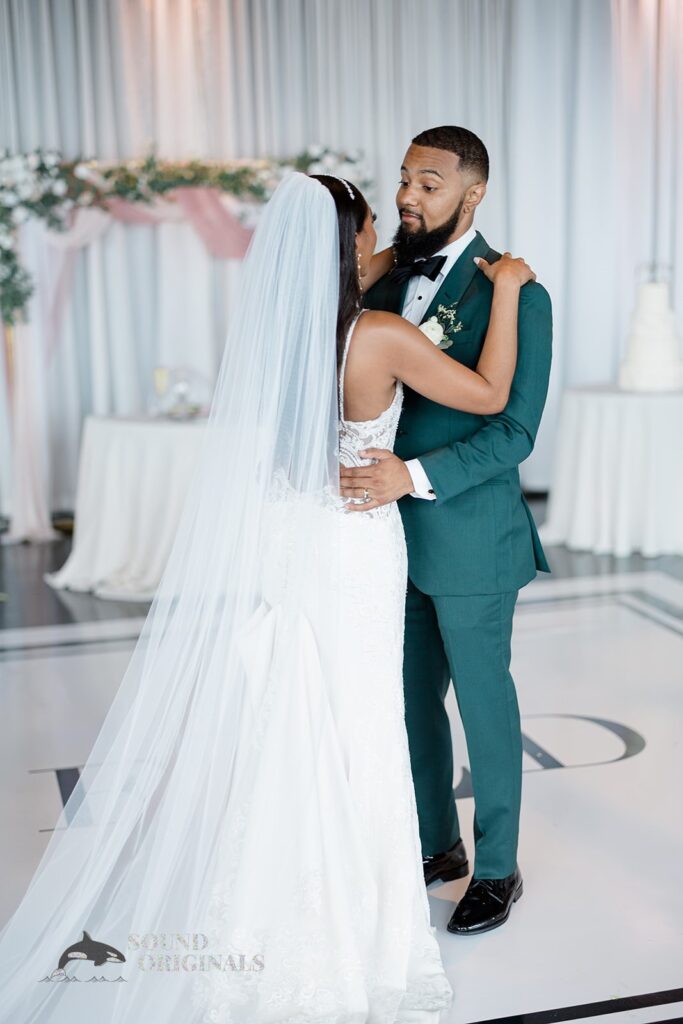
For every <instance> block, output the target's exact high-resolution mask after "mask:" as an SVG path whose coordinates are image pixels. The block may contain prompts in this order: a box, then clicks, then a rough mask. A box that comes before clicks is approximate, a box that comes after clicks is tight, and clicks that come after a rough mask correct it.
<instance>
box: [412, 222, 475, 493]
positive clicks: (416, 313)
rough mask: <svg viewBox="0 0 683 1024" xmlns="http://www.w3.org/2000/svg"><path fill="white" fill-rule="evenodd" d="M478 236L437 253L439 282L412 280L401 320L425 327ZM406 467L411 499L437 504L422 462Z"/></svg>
mask: <svg viewBox="0 0 683 1024" xmlns="http://www.w3.org/2000/svg"><path fill="white" fill-rule="evenodd" d="M475 236H476V231H475V229H474V227H471V228H469V229H468V230H467V231H466V232H465V234H464V235H461V236H460V238H456V240H455V241H454V242H449V244H448V245H445V246H444V247H443V249H439V251H438V252H436V253H434V255H435V256H445V257H446V262H445V263H444V265H443V267H442V268H441V270H440V271H439V276H438V277H437V279H436V281H430V280H429V278H428V277H422V276H420V277H418V276H417V275H416V276H415V277H411V279H410V281H409V282H408V287H407V289H406V295H405V299H404V300H403V310H402V311H401V316H404V317H405V318H406V320H410V322H411V324H415V326H416V327H418V326H419V325H420V324H421V323H422V320H423V318H424V315H425V313H426V312H427V310H428V309H429V306H430V304H431V301H432V299H433V298H434V296H435V295H436V293H437V292H438V290H439V288H440V287H441V285H442V284H443V283H444V281H445V280H446V277H447V275H448V274H449V273H450V271H451V270H452V269H453V264H454V263H455V261H456V260H457V259H458V258H459V257H460V256H462V254H463V252H464V251H465V249H466V248H467V246H468V245H469V244H470V242H473V241H474V238H475ZM406 466H407V467H408V472H409V473H410V476H411V479H412V481H413V487H414V490H413V491H412V494H411V496H412V497H413V498H425V499H426V500H427V501H434V500H435V499H436V495H435V494H434V491H433V490H432V487H431V484H430V482H429V477H428V476H427V474H426V473H425V471H424V468H423V466H422V463H421V462H420V460H419V459H409V460H408V462H406Z"/></svg>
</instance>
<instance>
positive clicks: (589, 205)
mask: <svg viewBox="0 0 683 1024" xmlns="http://www.w3.org/2000/svg"><path fill="white" fill-rule="evenodd" d="M682 48H683V10H682V9H681V4H680V2H679V0H344V2H343V3H334V2H330V0H116V2H115V0H0V147H4V146H6V147H8V148H9V149H10V150H11V151H23V150H26V149H29V148H31V147H34V146H38V145H42V146H44V147H57V148H59V149H61V150H62V151H63V152H64V153H65V154H66V155H67V156H68V157H74V156H77V155H81V156H84V157H97V158H99V159H102V160H119V159H128V158H132V157H138V156H140V155H143V154H144V153H146V152H147V151H148V150H149V148H150V147H151V146H152V145H154V147H155V148H156V151H157V153H158V155H159V156H161V157H164V158H180V159H185V158H191V157H206V158H213V159H228V158H235V157H248V156H266V155H276V156H290V155H293V154H295V153H297V152H298V151H300V150H302V149H303V148H305V147H306V146H307V145H308V144H309V143H312V142H319V143H325V144H328V145H330V146H332V147H334V148H361V149H363V150H364V151H365V153H366V156H367V159H368V162H369V164H370V167H371V170H372V173H373V176H374V178H375V181H376V207H377V211H378V214H379V224H378V227H379V234H380V238H381V239H382V240H384V241H387V240H388V239H389V238H390V237H391V235H392V233H393V230H394V227H395V224H396V211H395V206H394V194H395V186H396V182H397V181H398V176H399V168H400V163H401V157H402V155H403V153H404V151H405V148H406V146H407V144H408V143H409V141H410V138H411V137H412V136H413V135H414V134H415V133H416V132H417V131H419V130H420V129H423V128H425V127H428V126H431V125H435V124H444V123H451V124H463V125H466V126H468V127H470V128H471V129H472V130H474V131H475V132H477V133H478V134H479V135H481V137H482V138H483V139H484V141H485V142H486V144H487V146H488V148H489V151H490V156H491V180H490V185H489V193H488V195H487V197H486V199H485V201H484V204H483V206H482V207H481V208H480V210H479V212H478V214H477V226H478V227H479V228H480V230H481V231H482V232H483V233H484V235H485V236H486V238H487V240H488V241H489V242H490V244H492V245H493V246H494V247H496V248H498V249H501V250H502V249H511V250H512V251H513V252H515V253H519V254H522V255H524V256H525V258H527V259H528V260H529V262H530V263H531V264H532V265H533V266H534V268H535V269H536V271H537V273H538V276H539V279H540V280H542V281H543V283H544V284H545V285H546V286H547V287H548V289H549V291H550V293H551V295H552V298H553V306H554V316H555V363H554V369H553V376H552V382H551V389H550V395H549V400H548V406H547V411H546V416H545V419H544V423H543V426H542V430H541V433H540V436H539V439H538V443H537V448H536V451H535V452H534V454H533V455H532V456H531V458H530V459H529V461H528V462H527V463H526V464H525V466H524V471H523V476H524V481H525V484H526V485H527V487H529V488H531V489H543V488H545V487H546V486H547V485H548V483H549V480H550V476H551V466H552V459H553V447H554V439H555V430H556V421H557V413H558V408H559V401H558V400H559V396H560V394H561V392H562V389H563V388H564V387H565V386H567V385H580V384H586V383H596V382H603V381H611V380H614V379H615V375H616V370H617V367H618V363H619V359H620V357H621V353H622V349H623V341H624V338H625V334H626V330H627V326H628V317H629V315H630V311H631V308H632V304H633V296H634V288H635V284H636V281H637V271H638V267H639V266H640V265H641V264H643V263H646V262H654V261H657V262H660V263H666V264H669V265H671V264H674V265H675V262H676V259H678V266H677V267H675V270H674V272H673V284H674V291H675V299H676V302H677V304H678V312H679V322H681V320H682V319H683V316H682V314H683V282H682V281H681V274H682V273H683V267H682V266H681V262H682V261H681V259H680V248H681V238H683V224H682V220H683V212H682V203H681V198H680V194H679V193H680V189H677V182H678V180H679V179H680V172H681V153H682V152H683V146H682V145H681V120H682V117H683V115H682V111H683V103H682V101H681V94H682V91H683V85H682V82H683V72H681V68H680V60H678V61H676V52H677V50H678V52H679V53H680V52H681V49H682ZM238 287H239V265H238V264H237V262H236V261H225V262H214V261H212V260H211V259H210V258H209V257H208V256H207V255H206V252H205V251H203V249H202V246H201V245H200V243H199V242H198V240H197V239H196V237H195V236H194V234H193V232H192V230H191V228H189V227H188V226H187V225H182V224H164V225H161V226H158V227H153V228H147V227H124V226H120V225H116V226H115V227H114V228H112V230H110V231H109V232H108V233H107V235H106V236H105V237H104V238H102V239H101V240H98V241H97V242H95V243H94V244H93V245H92V246H91V247H90V248H89V249H88V250H87V251H84V252H82V253H81V254H80V255H79V257H78V261H77V265H76V268H75V273H74V287H73V293H72V299H71V302H70V305H69V308H68V310H67V312H66V315H65V318H64V324H63V328H62V333H61V337H60V339H59V344H57V345H55V346H53V348H54V352H55V354H54V356H53V358H52V360H51V361H50V364H49V366H48V367H46V371H45V372H46V381H45V389H44V390H45V394H46V396H47V398H46V401H47V403H48V410H47V419H48V423H49V437H50V444H49V451H48V453H47V470H48V472H49V474H50V483H49V487H50V494H51V503H52V506H53V507H71V506H72V504H73V495H74V491H75V480H76V460H77V450H78V442H79V436H80V430H81V425H82V421H83V417H84V416H85V415H86V414H87V413H88V412H93V411H94V412H102V413H117V412H131V411H136V410H139V409H140V408H141V407H142V405H143V404H144V402H143V396H144V395H145V394H146V393H147V391H148V386H149V380H150V373H151V369H152V367H153V366H154V365H156V364H161V363H168V362H175V363H183V364H187V365H190V366H192V367H194V368H196V369H197V370H199V371H201V372H203V373H208V374H212V373H215V369H216V367H217V365H218V361H219V359H220V354H221V350H222V346H223V342H224V337H225V331H226V325H227V323H228V321H229V316H230V305H231V302H232V301H233V299H234V296H235V295H236V289H237V288H238ZM1 383H2V373H1V372H0V384H1ZM6 403H7V390H6V388H3V390H2V394H1V395H0V426H4V424H5V423H6V420H7V409H6ZM3 435H4V431H3ZM0 460H1V461H0V509H1V510H2V511H3V512H4V513H9V512H11V508H12V494H11V460H10V458H9V450H8V447H7V441H6V437H5V436H3V439H2V440H0Z"/></svg>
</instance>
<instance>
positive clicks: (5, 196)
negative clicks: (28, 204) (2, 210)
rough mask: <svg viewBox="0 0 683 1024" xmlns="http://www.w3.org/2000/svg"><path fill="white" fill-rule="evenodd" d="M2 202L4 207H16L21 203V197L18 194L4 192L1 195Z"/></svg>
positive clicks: (0, 200)
mask: <svg viewBox="0 0 683 1024" xmlns="http://www.w3.org/2000/svg"><path fill="white" fill-rule="evenodd" d="M0 202H2V205H3V206H16V205H17V203H18V202H19V196H18V195H17V194H16V192H9V191H8V192H3V193H2V195H0Z"/></svg>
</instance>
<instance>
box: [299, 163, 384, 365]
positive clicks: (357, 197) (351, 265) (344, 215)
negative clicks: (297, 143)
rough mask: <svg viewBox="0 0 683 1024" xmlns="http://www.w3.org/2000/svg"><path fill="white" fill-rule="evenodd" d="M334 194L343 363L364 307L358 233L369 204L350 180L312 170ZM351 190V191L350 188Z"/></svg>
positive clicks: (339, 338) (339, 339)
mask: <svg viewBox="0 0 683 1024" xmlns="http://www.w3.org/2000/svg"><path fill="white" fill-rule="evenodd" d="M311 178H315V180H316V181H319V182H320V183H321V185H324V186H325V188H326V189H328V190H329V192H330V193H331V194H332V198H333V199H334V205H335V206H336V208H337V220H338V222H339V311H338V313H337V363H338V364H341V359H342V353H343V351H344V342H345V341H346V334H347V331H348V329H349V327H350V326H351V323H352V321H353V318H354V317H355V315H356V313H357V312H358V310H359V309H360V308H361V305H362V299H363V292H362V291H361V287H360V282H359V280H358V260H357V257H356V234H357V233H358V232H359V231H361V230H362V228H363V225H364V224H365V218H366V217H367V215H368V213H369V210H370V207H369V206H368V204H367V200H366V198H365V196H364V195H363V193H362V192H361V191H360V190H359V189H357V188H356V186H355V185H352V184H351V182H350V181H345V180H344V179H340V178H334V177H333V176H332V175H331V174H311ZM349 190H350V191H349Z"/></svg>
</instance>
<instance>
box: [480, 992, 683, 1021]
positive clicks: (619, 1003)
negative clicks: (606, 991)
mask: <svg viewBox="0 0 683 1024" xmlns="http://www.w3.org/2000/svg"><path fill="white" fill-rule="evenodd" d="M670 1003H683V988H670V989H667V990H666V991H663V992H648V993H647V994H646V995H642V996H625V997H624V998H622V999H603V1001H602V1002H600V1003H580V1004H579V1005H578V1006H564V1007H559V1008H558V1009H556V1010H537V1011H535V1012H534V1013H518V1014H513V1016H511V1017H492V1018H491V1019H490V1020H480V1021H473V1022H472V1024H556V1022H558V1021H566V1020H570V1021H571V1020H582V1019H583V1018H585V1017H601V1016H603V1014H607V1013H626V1012H628V1011H629V1010H643V1009H645V1008H646V1007H648V1006H667V1005H669V1004H670Z"/></svg>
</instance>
